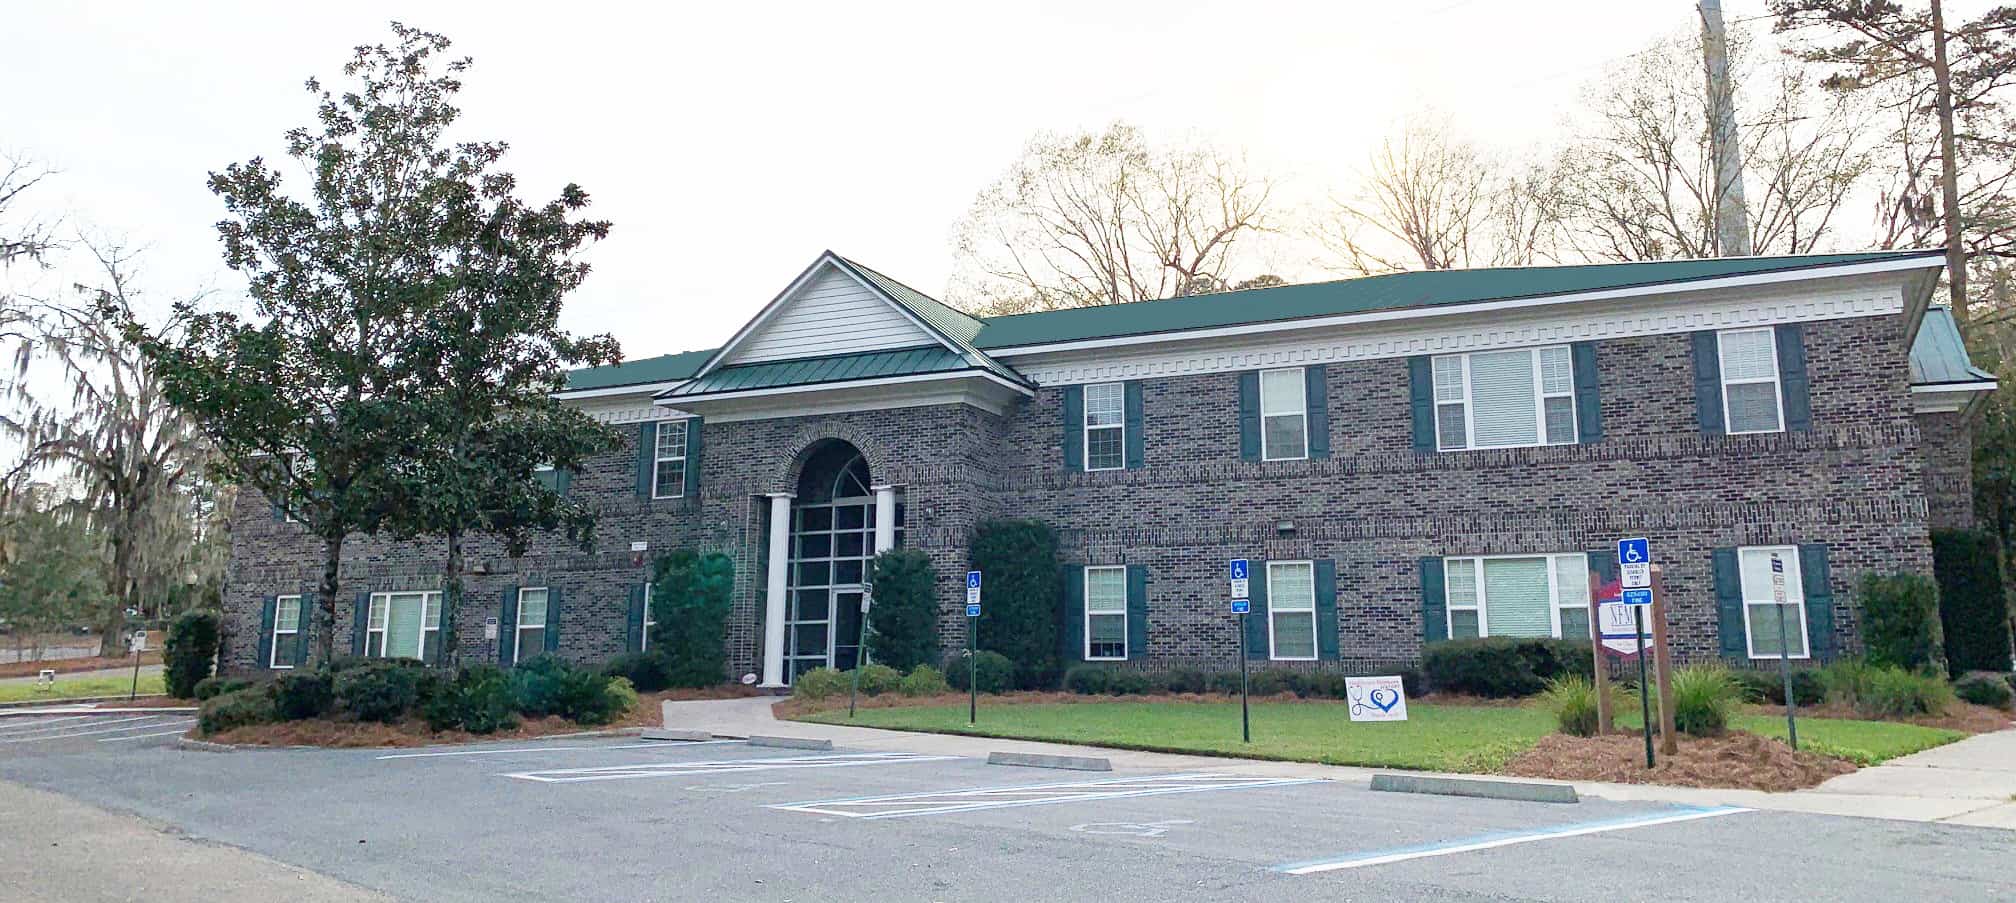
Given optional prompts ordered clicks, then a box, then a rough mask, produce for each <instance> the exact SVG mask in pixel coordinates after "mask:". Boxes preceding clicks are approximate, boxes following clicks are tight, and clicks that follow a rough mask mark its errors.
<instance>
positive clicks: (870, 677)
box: [859, 662, 903, 696]
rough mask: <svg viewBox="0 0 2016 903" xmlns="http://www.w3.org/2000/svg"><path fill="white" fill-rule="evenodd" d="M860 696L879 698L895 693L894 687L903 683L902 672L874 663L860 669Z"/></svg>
mask: <svg viewBox="0 0 2016 903" xmlns="http://www.w3.org/2000/svg"><path fill="white" fill-rule="evenodd" d="M859 676H860V679H861V684H860V688H861V695H863V696H880V695H882V694H884V693H894V692H896V685H897V684H900V683H902V682H903V672H901V671H898V670H896V669H895V668H891V667H889V666H888V665H885V664H882V663H880V662H876V663H874V664H870V665H867V666H865V667H863V668H862V669H861V673H860V675H859Z"/></svg>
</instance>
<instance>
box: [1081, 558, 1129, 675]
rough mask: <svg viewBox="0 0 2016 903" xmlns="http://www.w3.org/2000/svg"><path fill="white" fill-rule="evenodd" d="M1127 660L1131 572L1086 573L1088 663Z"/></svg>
mask: <svg viewBox="0 0 2016 903" xmlns="http://www.w3.org/2000/svg"><path fill="white" fill-rule="evenodd" d="M1126 657H1127V569H1126V568H1125V567H1088V568H1086V569H1085V660H1086V661H1103V660H1120V659H1125V658H1126Z"/></svg>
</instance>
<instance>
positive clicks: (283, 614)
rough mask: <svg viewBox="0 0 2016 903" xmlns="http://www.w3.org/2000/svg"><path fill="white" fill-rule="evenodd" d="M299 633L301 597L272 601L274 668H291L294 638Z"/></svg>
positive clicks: (279, 598) (285, 597) (286, 597)
mask: <svg viewBox="0 0 2016 903" xmlns="http://www.w3.org/2000/svg"><path fill="white" fill-rule="evenodd" d="M300 632H301V597H300V596H280V597H277V598H275V599H274V600H273V640H272V642H273V650H272V651H273V657H272V658H271V659H269V661H271V662H272V663H273V667H275V668H292V667H294V666H295V665H296V664H299V663H298V662H296V661H294V650H295V643H296V640H295V637H296V636H297V635H298V634H300Z"/></svg>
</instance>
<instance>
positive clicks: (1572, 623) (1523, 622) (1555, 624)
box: [1442, 552, 1589, 640]
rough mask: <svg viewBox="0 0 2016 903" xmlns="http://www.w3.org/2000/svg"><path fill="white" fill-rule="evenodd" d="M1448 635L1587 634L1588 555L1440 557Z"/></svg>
mask: <svg viewBox="0 0 2016 903" xmlns="http://www.w3.org/2000/svg"><path fill="white" fill-rule="evenodd" d="M1442 576H1443V581H1444V586H1445V587H1446V589H1447V592H1448V610H1449V611H1448V618H1449V638H1450V639H1452V640H1456V639H1466V638H1469V637H1480V636H1554V637H1569V638H1579V637H1586V636H1588V635H1589V558H1588V556H1586V555H1584V554H1583V553H1581V552H1563V553H1559V554H1551V555H1478V556H1466V557H1461V558H1445V559H1443V560H1442Z"/></svg>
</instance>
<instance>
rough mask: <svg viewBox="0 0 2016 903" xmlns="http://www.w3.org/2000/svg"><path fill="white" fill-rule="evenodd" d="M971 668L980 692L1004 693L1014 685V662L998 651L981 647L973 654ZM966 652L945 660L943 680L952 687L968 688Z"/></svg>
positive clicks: (956, 688)
mask: <svg viewBox="0 0 2016 903" xmlns="http://www.w3.org/2000/svg"><path fill="white" fill-rule="evenodd" d="M972 670H973V674H974V680H975V681H976V682H977V683H978V684H979V687H980V692H982V693H1004V692H1007V691H1008V690H1009V688H1011V687H1013V686H1014V685H1015V663H1014V662H1011V661H1009V660H1008V656H1005V655H1002V654H1001V653H999V652H991V651H989V650H986V649H982V650H980V651H979V652H976V653H974V654H973V662H972ZM966 671H967V662H966V654H965V653H963V652H962V653H959V654H958V655H954V656H952V657H951V658H948V659H946V660H945V680H946V682H947V683H950V684H951V685H952V689H955V690H960V691H965V690H967V689H970V688H969V687H968V685H967V683H966V676H967V675H966Z"/></svg>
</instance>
